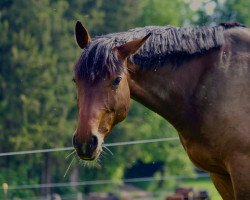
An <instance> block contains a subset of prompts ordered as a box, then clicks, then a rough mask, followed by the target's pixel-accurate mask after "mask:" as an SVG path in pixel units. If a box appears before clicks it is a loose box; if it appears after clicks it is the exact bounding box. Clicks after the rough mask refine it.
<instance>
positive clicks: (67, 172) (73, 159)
mask: <svg viewBox="0 0 250 200" xmlns="http://www.w3.org/2000/svg"><path fill="white" fill-rule="evenodd" d="M71 154H72V153H71ZM75 158H76V155H75V156H74V158H73V159H72V160H71V162H70V164H69V166H68V168H67V170H66V172H65V174H64V176H63V177H64V178H65V177H66V175H67V173H68V171H69V169H70V167H71V165H72V163H73V161H74V160H75Z"/></svg>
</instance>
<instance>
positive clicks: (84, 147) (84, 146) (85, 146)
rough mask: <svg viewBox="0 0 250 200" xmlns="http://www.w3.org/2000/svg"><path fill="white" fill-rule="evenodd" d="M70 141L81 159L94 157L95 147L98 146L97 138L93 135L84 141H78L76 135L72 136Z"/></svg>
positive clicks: (92, 158)
mask: <svg viewBox="0 0 250 200" xmlns="http://www.w3.org/2000/svg"><path fill="white" fill-rule="evenodd" d="M72 143H73V146H74V148H75V149H76V152H77V154H78V156H79V157H80V158H81V159H82V160H94V159H95V158H96V149H97V147H98V138H97V137H96V136H95V135H93V136H92V137H91V138H90V140H89V141H87V142H86V143H80V142H79V141H78V140H77V138H76V136H75V135H74V136H73V139H72Z"/></svg>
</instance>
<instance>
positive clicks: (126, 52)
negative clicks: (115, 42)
mask: <svg viewBox="0 0 250 200" xmlns="http://www.w3.org/2000/svg"><path fill="white" fill-rule="evenodd" d="M150 35H151V33H149V34H147V35H146V36H145V37H144V38H142V39H136V40H133V41H131V42H127V43H126V44H123V45H121V46H118V47H115V49H116V50H117V51H118V53H119V55H120V56H121V58H122V59H126V58H127V57H129V56H130V55H132V54H134V53H136V52H137V51H138V50H139V49H140V48H141V46H142V45H143V44H144V43H145V42H146V40H147V39H148V38H149V36H150Z"/></svg>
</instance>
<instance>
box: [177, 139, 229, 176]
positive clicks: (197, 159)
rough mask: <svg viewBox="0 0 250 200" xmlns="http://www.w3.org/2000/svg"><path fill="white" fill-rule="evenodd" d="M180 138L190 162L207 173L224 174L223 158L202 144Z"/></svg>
mask: <svg viewBox="0 0 250 200" xmlns="http://www.w3.org/2000/svg"><path fill="white" fill-rule="evenodd" d="M180 138H181V142H182V144H183V146H184V148H185V150H186V152H187V154H188V156H189V158H190V160H191V161H192V162H193V163H194V164H195V165H196V166H197V167H199V168H201V169H203V170H205V171H209V172H216V173H225V171H226V169H225V166H224V163H223V158H222V156H221V155H219V154H218V152H216V151H214V150H213V149H212V148H211V147H210V146H209V145H206V144H204V143H200V142H198V141H192V140H185V139H184V138H183V137H180Z"/></svg>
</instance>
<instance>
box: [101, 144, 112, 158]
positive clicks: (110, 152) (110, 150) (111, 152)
mask: <svg viewBox="0 0 250 200" xmlns="http://www.w3.org/2000/svg"><path fill="white" fill-rule="evenodd" d="M103 147H104V148H105V149H106V150H107V151H108V152H109V153H110V154H111V155H112V156H113V155H114V154H113V152H112V151H111V150H110V149H109V148H108V147H106V146H103Z"/></svg>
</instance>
